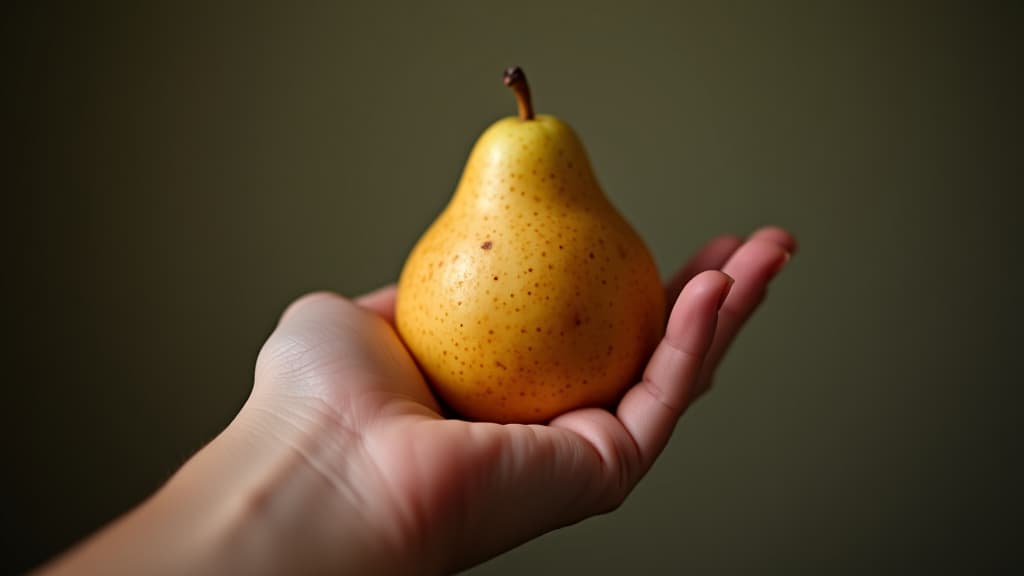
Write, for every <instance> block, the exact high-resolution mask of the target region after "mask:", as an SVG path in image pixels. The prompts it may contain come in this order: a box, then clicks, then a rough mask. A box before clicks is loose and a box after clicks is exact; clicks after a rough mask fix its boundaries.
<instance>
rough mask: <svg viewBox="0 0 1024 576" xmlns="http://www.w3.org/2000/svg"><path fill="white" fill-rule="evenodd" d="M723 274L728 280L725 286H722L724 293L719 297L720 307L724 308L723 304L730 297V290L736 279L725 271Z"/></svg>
mask: <svg viewBox="0 0 1024 576" xmlns="http://www.w3.org/2000/svg"><path fill="white" fill-rule="evenodd" d="M722 275H723V276H725V278H726V281H725V286H722V295H721V296H719V297H718V308H719V309H721V308H722V304H725V299H726V298H728V297H729V292H731V291H732V285H733V284H735V283H736V279H735V278H733V277H732V276H729V275H728V274H726V273H725V272H722Z"/></svg>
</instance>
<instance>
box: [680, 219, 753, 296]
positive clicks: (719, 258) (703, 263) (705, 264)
mask: <svg viewBox="0 0 1024 576" xmlns="http://www.w3.org/2000/svg"><path fill="white" fill-rule="evenodd" d="M742 244H743V240H742V239H741V238H740V237H739V236H735V235H732V234H726V235H723V236H718V237H717V238H712V239H711V240H710V241H709V242H708V243H707V244H705V245H704V246H703V247H701V249H700V250H698V251H697V253H696V254H695V255H694V256H693V258H691V259H690V261H689V262H687V263H686V265H685V266H683V267H682V268H681V269H680V270H679V271H678V272H676V273H675V275H674V276H672V278H671V279H670V280H669V281H668V282H667V283H666V284H665V302H667V303H668V305H669V306H672V303H673V302H675V301H676V298H678V297H679V292H681V291H682V289H683V286H686V283H687V282H689V281H690V279H691V278H693V277H694V276H696V275H697V274H700V273H701V272H703V271H705V270H720V269H721V268H722V266H724V265H725V263H726V262H727V261H728V260H729V257H730V256H732V253H733V252H735V251H736V249H737V248H739V247H740V246H741V245H742Z"/></svg>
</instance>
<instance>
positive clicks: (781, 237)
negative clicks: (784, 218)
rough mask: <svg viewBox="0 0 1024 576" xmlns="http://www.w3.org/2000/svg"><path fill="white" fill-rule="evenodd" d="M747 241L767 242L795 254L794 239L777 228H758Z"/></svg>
mask: <svg viewBox="0 0 1024 576" xmlns="http://www.w3.org/2000/svg"><path fill="white" fill-rule="evenodd" d="M747 240H748V241H751V240H758V241H760V240H767V241H769V242H774V243H776V244H778V245H779V247H780V248H782V249H783V250H785V251H786V252H789V253H790V254H796V249H797V244H796V238H793V235H792V234H790V233H789V232H787V231H786V230H784V229H782V228H779V227H778V226H765V227H764V228H759V229H758V230H756V231H755V232H754V233H753V234H751V235H750V238H748V239H747Z"/></svg>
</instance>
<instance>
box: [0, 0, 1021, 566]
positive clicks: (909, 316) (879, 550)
mask: <svg viewBox="0 0 1024 576" xmlns="http://www.w3.org/2000/svg"><path fill="white" fill-rule="evenodd" d="M352 4H356V3H352ZM359 4H360V5H359V6H355V5H353V6H345V5H344V3H328V2H303V3H277V5H271V6H268V5H264V4H262V3H253V2H239V3H212V2H211V3H203V2H198V3H183V2H168V3H157V2H145V3H136V2H122V3H118V2H90V3H68V4H67V5H64V4H58V3H50V2H36V3H22V4H20V5H19V6H18V7H17V8H15V9H14V10H9V11H6V12H8V14H7V15H5V17H4V21H3V23H2V25H0V26H2V27H3V37H4V40H3V42H4V43H5V44H6V45H7V50H6V53H7V55H8V58H7V59H6V61H5V63H6V66H5V74H4V75H5V76H6V77H7V78H8V81H9V84H8V86H9V87H8V89H7V90H6V92H7V94H6V96H7V97H8V98H10V97H12V96H13V101H10V100H9V101H8V102H9V104H8V105H7V106H6V107H5V108H6V110H5V112H6V114H5V116H6V117H7V119H6V120H5V130H4V133H5V134H6V135H7V138H6V140H7V141H8V143H9V145H10V146H11V148H12V149H11V151H10V152H9V153H8V154H7V155H5V156H6V161H5V164H7V163H9V167H8V168H7V169H6V170H5V172H6V173H7V176H6V177H5V180H7V185H5V186H4V188H5V193H4V197H5V199H6V207H5V208H4V211H3V214H4V220H5V221H6V224H5V225H4V226H3V227H2V229H3V234H4V241H3V247H4V251H5V258H4V263H5V273H4V282H3V284H4V289H5V302H6V305H7V306H8V307H9V310H10V311H11V312H12V317H13V318H14V323H13V324H8V338H9V340H8V341H9V342H12V343H13V344H8V345H7V346H6V347H5V348H6V350H5V356H7V357H6V358H5V361H4V369H5V374H6V380H7V385H6V388H5V392H6V394H5V402H4V407H5V408H6V410H5V418H4V419H3V426H4V430H5V433H4V435H3V438H4V443H5V445H6V449H5V453H4V456H5V457H4V460H5V461H6V462H5V466H4V469H5V470H6V473H5V474H4V484H5V487H6V489H5V493H6V494H7V497H8V498H11V501H12V502H13V504H14V512H13V513H12V512H8V513H5V514H4V515H3V523H4V524H5V526H4V527H3V528H4V530H3V532H4V534H6V535H7V536H6V537H5V538H4V540H5V542H4V547H5V548H8V550H7V551H6V552H5V553H4V559H5V560H4V563H5V564H6V565H5V566H4V571H5V572H8V571H9V572H21V571H24V570H26V569H28V568H31V567H33V566H36V565H38V564H39V563H40V562H42V561H44V560H46V559H47V558H50V557H51V556H52V555H54V554H56V553H58V552H59V551H61V550H63V549H65V548H66V547H68V546H69V545H71V544H72V543H73V542H75V541H77V540H78V539H80V538H81V537H83V536H84V535H86V534H88V533H90V532H92V531H94V530H95V529H97V528H98V527H100V526H101V525H103V524H104V523H106V522H107V521H109V520H111V519H112V518H114V517H116V516H118V515H119V514H121V513H123V512H124V511H126V510H127V509H129V508H130V507H131V506H133V505H135V504H136V503H138V502H140V501H141V500H142V499H143V498H144V497H145V496H147V495H148V494H150V493H151V492H152V491H153V490H155V489H156V488H157V487H159V486H160V484H161V483H162V482H163V481H164V480H165V479H167V478H168V476H169V475H170V474H171V473H172V472H173V471H174V470H175V469H176V468H177V467H178V466H179V465H180V464H181V463H182V462H183V461H184V460H185V459H187V458H188V457H189V455H190V454H192V453H193V452H194V451H195V450H197V449H198V448H199V447H201V446H202V445H203V444H204V443H205V442H206V441H208V440H209V439H210V438H211V437H213V436H214V435H215V434H216V433H217V432H219V431H220V430H221V429H222V428H223V427H224V426H225V425H226V424H227V423H228V422H229V421H230V419H231V418H232V416H233V415H234V414H235V412H236V411H237V409H238V408H239V407H240V405H241V404H242V402H243V401H244V399H245V397H246V396H247V394H248V391H249V389H250V386H251V381H252V370H253V363H254V360H255V358H256V354H257V352H258V351H259V348H260V345H261V344H262V342H263V340H264V339H265V337H266V336H267V335H268V333H269V331H270V330H271V329H272V327H273V325H274V324H275V321H276V319H277V316H278V314H279V313H280V312H281V311H282V309H283V308H284V307H285V306H286V305H287V304H288V303H289V302H290V301H291V300H292V299H294V298H296V297H297V296H299V295H301V294H303V293H304V292H307V291H310V290H314V289H330V290H335V291H338V292H341V293H343V294H347V295H357V294H359V293H362V292H364V291H368V290H370V289H373V288H375V287H377V286H380V285H382V284H386V283H389V282H392V281H394V280H395V279H396V277H397V275H398V272H399V270H400V268H401V265H402V262H403V260H404V258H405V255H406V253H407V252H408V251H409V249H410V248H411V246H412V244H413V243H414V242H415V241H416V239H417V238H418V236H419V235H420V233H421V232H422V231H423V230H424V229H425V227H426V226H427V225H428V224H429V223H430V222H431V221H432V220H433V219H434V217H435V216H436V215H437V213H438V212H439V211H440V210H441V209H442V208H443V207H444V205H445V203H446V202H447V200H448V198H449V196H450V194H451V192H452V191H453V189H454V187H455V183H456V181H457V179H458V177H459V174H460V171H461V169H462V166H463V162H464V161H465V158H466V155H467V153H468V151H469V148H470V146H471V145H472V144H473V142H474V140H475V139H476V137H477V136H478V135H479V133H480V132H481V131H482V130H483V129H484V128H485V127H486V126H488V125H489V124H490V123H491V122H493V121H494V120H496V119H497V118H499V117H501V116H505V115H511V114H514V113H515V104H514V101H513V99H512V96H511V95H510V94H509V93H508V91H507V90H506V89H505V88H504V87H502V85H501V82H500V75H501V71H502V69H503V68H504V67H506V66H508V65H511V64H518V65H521V66H523V67H524V69H525V70H526V72H527V74H528V76H529V78H530V81H531V84H532V87H533V93H534V99H535V100H534V102H535V105H536V108H537V109H538V110H539V111H540V112H542V113H551V114H556V115H558V116H560V117H562V118H563V119H565V120H566V121H568V122H569V123H571V124H572V125H573V126H574V127H575V128H576V129H577V131H578V132H579V133H580V135H581V136H582V138H583V140H584V142H585V144H586V145H587V146H588V149H589V152H590V154H591V157H592V160H593V164H594V166H595V168H596V171H597V174H598V177H599V178H600V180H601V182H602V184H603V186H604V188H605V190H606V191H607V193H608V195H609V196H610V197H611V199H612V201H613V202H614V203H615V204H616V205H617V206H618V207H619V208H620V209H621V211H622V212H623V213H624V214H625V215H626V216H627V217H628V218H629V220H630V221H631V222H632V223H633V224H634V226H635V227H636V228H637V229H638V230H639V231H640V232H641V234H642V235H643V236H644V237H645V239H646V240H647V241H648V243H649V245H650V247H651V248H652V250H653V252H654V254H655V256H656V259H657V262H658V264H659V266H660V267H661V270H662V273H663V275H665V276H667V275H668V274H670V272H671V271H672V270H673V269H674V268H675V267H676V266H678V265H679V264H680V263H682V262H683V261H685V259H686V258H687V256H688V254H690V253H691V251H693V250H694V249H695V248H697V247H698V246H699V245H700V244H701V243H703V242H704V241H705V240H707V239H708V238H710V237H711V236H713V235H716V234H720V233H724V232H733V233H738V234H747V233H749V232H750V231H751V230H753V229H754V228H756V227H757V226H759V225H761V224H766V223H773V224H779V225H783V226H786V227H788V228H790V229H791V230H793V231H794V232H795V233H796V234H797V236H798V237H799V239H800V241H801V249H800V252H799V253H798V254H797V255H796V257H795V258H794V259H793V260H792V261H791V262H790V265H789V267H788V269H787V270H786V272H785V274H783V275H782V277H781V278H780V279H779V280H778V282H777V283H776V284H775V285H774V286H773V288H772V292H771V295H770V298H769V300H768V302H767V305H766V306H764V307H763V309H762V310H761V311H760V312H759V313H758V314H757V316H756V317H755V318H754V321H753V322H752V323H751V325H750V326H749V329H748V330H747V331H746V332H745V333H744V334H743V335H742V337H741V338H740V340H739V341H738V342H737V343H736V345H735V347H734V349H733V350H732V353H731V356H730V357H729V358H728V361H727V362H726V364H725V365H724V367H723V369H722V370H721V372H720V376H719V378H718V380H717V384H716V389H715V390H714V392H713V393H712V394H710V395H709V396H707V397H706V398H705V399H704V400H703V401H701V402H700V403H699V404H698V405H697V406H695V407H694V408H693V409H692V410H691V411H690V412H689V413H688V414H687V415H686V416H685V417H684V419H683V421H682V422H681V423H680V425H679V427H678V428H677V431H676V434H675V437H674V439H673V441H672V443H671V444H670V445H669V447H668V449H667V450H666V452H665V454H664V455H663V457H662V458H661V460H660V461H659V462H658V464H657V465H656V466H655V468H654V469H653V470H652V471H651V473H650V474H649V475H648V477H647V478H646V479H645V480H644V481H643V482H642V483H641V484H640V486H639V487H638V488H637V489H636V491H635V492H634V494H633V495H632V497H631V498H630V499H629V500H628V501H627V502H626V504H625V505H624V506H623V507H622V508H621V509H619V510H618V511H616V512H614V513H612V514H609V515H606V516H602V517H599V518H595V519H591V520H588V521H585V522H583V523H580V524H578V525H576V526H573V527H570V528H567V529H564V530H561V531H558V532H555V533H551V534H549V535H547V536H545V537H542V538H540V539H538V540H536V541H534V542H531V543H529V544H527V545H524V546H522V547H520V548H518V549H516V550H514V551H512V552H511V553H509V554H506V555H504V556H502V557H499V558H497V559H494V560H492V561H490V562H488V563H486V564H484V565H482V566H479V567H477V568H475V569H473V570H471V571H470V572H471V573H473V574H481V575H483V574H514V573H523V572H526V571H529V572H530V573H534V574H562V573H564V572H565V570H566V569H567V568H569V569H572V570H573V571H574V572H576V571H579V572H580V573H593V574H615V573H624V572H627V571H628V572H630V573H635V572H639V573H646V572H651V573H663V572H673V573H675V572H680V573H683V572H686V573H696V574H730V573H741V574H742V573H780V574H797V573H814V574H820V573H829V574H864V573H905V572H908V571H909V572H914V573H921V572H929V573H935V572H944V571H951V572H956V573H964V572H966V573H977V572H987V571H991V569H993V568H994V567H995V566H997V565H1004V564H1003V563H1004V562H1006V561H1007V560H1010V561H1013V562H1014V564H1016V563H1019V550H1018V549H1017V548H1018V546H1019V544H1020V542H1021V531H1020V528H1019V525H1020V518H1021V507H1020V504H1021V498H1020V496H1021V485H1022V484H1021V480H1022V478H1021V466H1020V463H1021V462H1020V460H1021V443H1020V419H1019V417H1018V415H1017V412H1018V406H1019V402H1020V400H1021V396H1022V395H1021V393H1020V387H1021V377H1020V373H1019V368H1018V364H1019V359H1018V360H1014V358H1015V357H1016V356H1015V355H1016V354H1017V353H1019V352H1018V351H1017V348H1018V346H1019V344H1020V336H1019V334H1018V330H1017V329H1016V325H1015V322H1016V320H1017V319H1018V318H1017V317H1016V315H1017V312H1018V310H1017V308H1018V307H1017V304H1016V303H1015V302H1013V300H1014V299H1015V298H1016V297H1017V296H1018V295H1019V294H1020V285H1019V282H1020V274H1019V266H1020V263H1021V261H1020V251H1019V246H1020V245H1019V243H1018V242H1016V241H1015V238H1014V237H1012V236H1011V228H1012V227H1013V225H1014V224H1015V223H1016V222H1017V221H1019V215H1020V213H1019V212H1018V211H1017V210H1015V209H1012V208H1011V195H1018V194H1019V193H1020V192H1021V183H1022V179H1021V166H1022V162H1024V154H1022V146H1021V130H1020V129H1021V103H1022V102H1024V98H1022V94H1021V89H1020V87H1019V83H1018V82H1017V80H1019V78H1018V77H1019V76H1020V73H1021V64H1020V53H1021V52H1020V48H1021V46H1020V41H1019V39H1020V37H1021V34H1022V30H1021V25H1020V24H1021V22H1022V20H1021V18H1020V13H1019V10H1017V9H1015V8H1012V4H1011V3H1009V2H1007V3H995V2H992V3H985V2H982V3H959V6H956V5H953V4H952V3H950V4H949V5H947V4H946V3H916V4H915V3H892V2H856V3H838V2H771V3H767V2H749V3H743V2H717V1H707V2H679V3H673V4H674V5H672V6H669V5H668V4H669V3H646V2H631V3H629V4H628V5H627V4H626V3H620V4H619V5H618V6H617V7H612V5H611V4H608V5H605V4H603V3H602V4H598V3H591V2H566V3H554V2H529V1H525V0H522V1H520V2H516V3H510V2H504V3H489V2H472V3H470V2H461V3H456V2H432V3H411V2H410V3H392V2H375V3H372V6H371V3H369V2H367V3H359ZM1013 205H1015V206H1016V205H1018V204H1016V203H1014V204H1013ZM500 521H501V519H500V518H495V522H500ZM1011 565H1012V564H1011Z"/></svg>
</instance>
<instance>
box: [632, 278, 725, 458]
mask: <svg viewBox="0 0 1024 576" xmlns="http://www.w3.org/2000/svg"><path fill="white" fill-rule="evenodd" d="M731 285H732V279H731V278H729V277H728V276H726V275H725V274H723V273H721V272H715V271H706V272H702V273H700V274H698V275H697V276H696V277H694V278H693V280H691V281H690V282H689V283H687V284H686V286H685V287H684V288H683V290H682V292H681V293H680V295H679V298H678V300H676V303H675V306H674V307H673V309H672V314H671V316H670V317H669V321H668V326H667V328H666V330H665V337H664V338H663V339H662V341H661V343H660V344H659V345H658V348H657V349H656V350H655V351H654V355H653V356H651V360H650V362H648V364H647V369H646V370H645V371H644V376H643V380H642V381H641V382H640V383H638V384H636V385H635V386H633V388H631V389H630V390H629V391H628V392H627V393H626V395H625V396H624V397H623V398H622V401H621V402H620V403H619V407H618V411H617V416H618V418H619V420H620V421H621V422H622V425H623V426H624V427H625V428H626V430H627V431H628V432H629V433H630V435H631V436H632V437H633V439H634V441H635V442H636V445H637V447H638V448H639V450H640V456H641V461H642V466H641V469H642V470H646V469H647V468H648V467H649V466H650V465H651V464H652V463H653V462H654V459H655V458H656V457H657V455H658V454H660V453H661V450H662V449H663V448H664V447H665V444H666V443H667V442H668V439H669V437H670V436H671V434H672V430H673V428H675V424H676V421H677V420H678V419H679V416H680V415H681V414H682V413H683V411H684V410H685V409H686V407H687V405H688V404H689V402H690V400H691V399H692V398H693V388H694V386H695V385H696V384H697V381H698V378H699V375H700V372H701V367H702V365H703V363H704V358H705V354H706V353H707V351H708V349H709V347H710V346H711V343H712V341H713V338H714V335H715V326H716V318H717V310H718V308H719V305H720V304H721V303H722V301H723V299H724V298H725V296H726V295H727V294H728V293H729V291H730V287H731Z"/></svg>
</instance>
